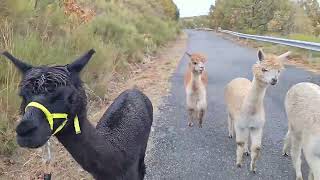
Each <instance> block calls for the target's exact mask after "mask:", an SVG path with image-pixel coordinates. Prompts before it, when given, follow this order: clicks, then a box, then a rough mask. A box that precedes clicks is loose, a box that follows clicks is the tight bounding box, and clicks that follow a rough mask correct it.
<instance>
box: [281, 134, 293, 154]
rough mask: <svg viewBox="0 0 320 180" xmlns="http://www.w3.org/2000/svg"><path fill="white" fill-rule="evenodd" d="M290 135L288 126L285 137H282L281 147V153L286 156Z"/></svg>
mask: <svg viewBox="0 0 320 180" xmlns="http://www.w3.org/2000/svg"><path fill="white" fill-rule="evenodd" d="M290 136H291V131H290V128H289V129H288V132H287V134H286V137H285V138H284V141H283V149H282V155H283V156H288V155H289V146H290Z"/></svg>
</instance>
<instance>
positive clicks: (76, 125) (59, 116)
mask: <svg viewBox="0 0 320 180" xmlns="http://www.w3.org/2000/svg"><path fill="white" fill-rule="evenodd" d="M28 107H35V108H37V109H39V110H41V111H42V112H43V113H44V115H45V116H46V119H47V121H48V123H49V126H50V129H51V130H52V131H53V133H52V135H55V134H56V133H58V132H59V131H61V130H62V129H63V127H64V126H65V125H66V123H67V122H68V114H66V113H51V112H50V111H49V110H48V109H47V108H46V107H45V106H43V105H42V104H40V103H38V102H30V103H29V104H28V105H27V107H26V109H25V111H27V108H28ZM54 119H65V120H64V121H63V123H62V124H61V125H60V126H59V127H58V128H57V129H56V130H54V129H53V121H54ZM73 124H74V129H75V132H76V134H80V133H81V129H80V125H79V119H78V116H76V117H75V118H74V123H73Z"/></svg>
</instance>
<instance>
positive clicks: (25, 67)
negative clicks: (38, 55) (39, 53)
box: [1, 51, 32, 74]
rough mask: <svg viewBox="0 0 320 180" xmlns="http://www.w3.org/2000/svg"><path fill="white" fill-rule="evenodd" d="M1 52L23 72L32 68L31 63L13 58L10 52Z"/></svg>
mask: <svg viewBox="0 0 320 180" xmlns="http://www.w3.org/2000/svg"><path fill="white" fill-rule="evenodd" d="M1 54H2V55H3V56H5V57H6V58H8V59H9V60H10V61H11V62H12V63H13V64H14V65H15V66H16V67H17V68H18V69H19V70H20V71H21V72H22V73H23V74H24V73H26V72H27V71H28V70H30V69H31V68H32V66H31V65H29V64H27V63H25V62H22V61H21V60H19V59H17V58H15V57H14V56H13V55H12V54H10V53H9V52H7V51H4V52H1Z"/></svg>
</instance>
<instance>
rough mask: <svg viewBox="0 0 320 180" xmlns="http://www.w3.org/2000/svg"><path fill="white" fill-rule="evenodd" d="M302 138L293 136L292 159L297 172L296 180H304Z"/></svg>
mask: <svg viewBox="0 0 320 180" xmlns="http://www.w3.org/2000/svg"><path fill="white" fill-rule="evenodd" d="M301 148H302V144H301V138H299V137H296V136H291V158H292V164H293V167H294V169H295V171H296V180H302V179H303V178H302V173H301Z"/></svg>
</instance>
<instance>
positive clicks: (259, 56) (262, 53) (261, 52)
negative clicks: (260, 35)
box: [258, 49, 266, 62]
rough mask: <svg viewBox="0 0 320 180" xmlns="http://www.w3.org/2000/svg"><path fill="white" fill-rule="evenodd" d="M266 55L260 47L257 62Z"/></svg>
mask: <svg viewBox="0 0 320 180" xmlns="http://www.w3.org/2000/svg"><path fill="white" fill-rule="evenodd" d="M265 57H266V55H265V54H264V52H263V51H262V49H259V50H258V60H259V62H261V61H263V60H264V59H265Z"/></svg>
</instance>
